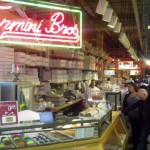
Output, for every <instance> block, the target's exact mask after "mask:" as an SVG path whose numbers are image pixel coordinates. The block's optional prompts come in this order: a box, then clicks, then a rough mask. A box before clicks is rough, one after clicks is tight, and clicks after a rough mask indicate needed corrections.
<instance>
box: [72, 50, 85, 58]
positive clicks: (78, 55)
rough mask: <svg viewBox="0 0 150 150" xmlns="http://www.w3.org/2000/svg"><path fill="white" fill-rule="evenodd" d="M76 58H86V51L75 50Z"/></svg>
mask: <svg viewBox="0 0 150 150" xmlns="http://www.w3.org/2000/svg"><path fill="white" fill-rule="evenodd" d="M74 58H76V59H78V60H84V53H83V52H81V51H75V52H74Z"/></svg>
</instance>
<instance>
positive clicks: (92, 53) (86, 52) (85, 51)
mask: <svg viewBox="0 0 150 150" xmlns="http://www.w3.org/2000/svg"><path fill="white" fill-rule="evenodd" d="M81 52H84V53H85V54H87V55H92V56H94V57H99V56H98V55H96V54H94V52H90V51H87V50H86V49H82V50H81Z"/></svg>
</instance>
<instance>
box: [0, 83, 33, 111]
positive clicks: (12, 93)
mask: <svg viewBox="0 0 150 150" xmlns="http://www.w3.org/2000/svg"><path fill="white" fill-rule="evenodd" d="M0 86H1V101H18V106H20V105H21V103H22V97H23V98H24V100H23V102H24V103H26V106H27V108H28V109H30V110H32V106H33V84H32V83H31V82H0ZM19 110H20V107H19Z"/></svg>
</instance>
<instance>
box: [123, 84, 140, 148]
mask: <svg viewBox="0 0 150 150" xmlns="http://www.w3.org/2000/svg"><path fill="white" fill-rule="evenodd" d="M128 91H129V93H128V94H126V95H125V97H124V100H123V109H126V108H128V107H130V106H131V105H133V104H135V103H136V102H138V101H139V97H138V95H137V86H136V85H135V83H133V82H129V83H128ZM124 116H125V118H126V120H129V121H130V124H131V128H132V135H131V136H132V144H133V148H132V149H133V150H136V149H137V146H138V139H139V134H140V129H139V128H140V126H139V117H138V108H136V109H134V110H132V111H130V112H126V113H124Z"/></svg>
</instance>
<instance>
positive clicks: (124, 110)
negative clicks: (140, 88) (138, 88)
mask: <svg viewBox="0 0 150 150" xmlns="http://www.w3.org/2000/svg"><path fill="white" fill-rule="evenodd" d="M141 102H142V101H141V100H139V101H138V102H136V103H135V104H133V105H131V106H129V107H127V108H124V109H122V110H121V111H122V112H123V113H124V114H126V113H128V112H129V111H132V110H133V109H135V108H137V107H138V106H139V105H140V104H141Z"/></svg>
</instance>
